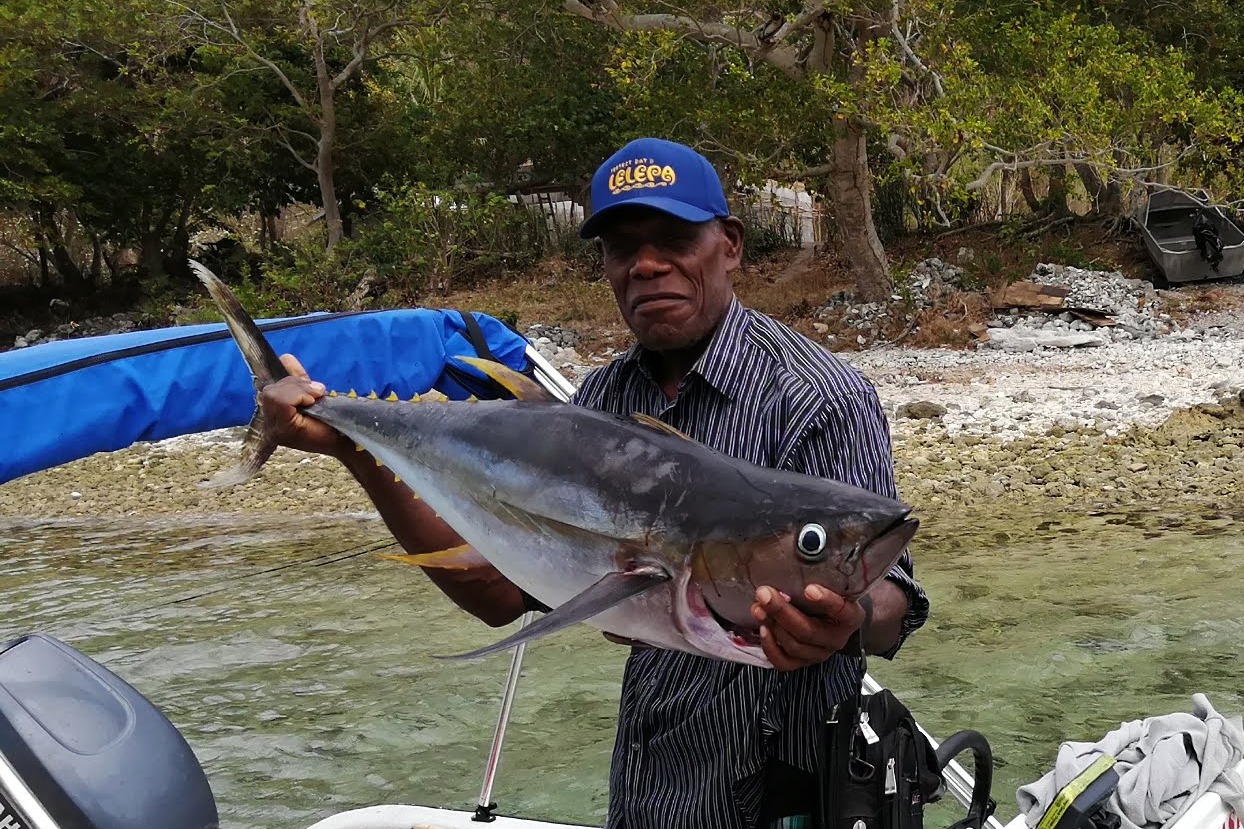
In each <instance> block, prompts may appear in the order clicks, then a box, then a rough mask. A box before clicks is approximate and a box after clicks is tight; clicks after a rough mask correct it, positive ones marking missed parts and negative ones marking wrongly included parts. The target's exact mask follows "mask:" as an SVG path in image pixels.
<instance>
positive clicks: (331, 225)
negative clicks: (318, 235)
mask: <svg viewBox="0 0 1244 829" xmlns="http://www.w3.org/2000/svg"><path fill="white" fill-rule="evenodd" d="M315 77H316V81H317V84H318V86H319V90H320V140H319V141H318V142H317V143H316V146H315V177H316V179H317V180H318V181H319V185H320V202H321V204H322V206H323V208H324V226H325V227H326V228H327V229H328V248H329V250H332V248H333V246H334V245H336V244H337V243H338V242H340V241H341V240H342V238H343V236H344V233H343V231H342V225H341V207H340V205H338V204H337V183H336V181H335V180H334V176H333V143H334V142H335V141H336V140H337V109H336V107H335V105H334V102H333V93H334V89H333V80H332V76H330V75H329V73H328V63H327V61H325V59H324V44H323V42H320V43H318V44H316V48H315Z"/></svg>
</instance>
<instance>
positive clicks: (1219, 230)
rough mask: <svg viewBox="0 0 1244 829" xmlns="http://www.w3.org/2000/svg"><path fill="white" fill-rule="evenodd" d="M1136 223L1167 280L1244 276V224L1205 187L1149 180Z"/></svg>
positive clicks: (1184, 280)
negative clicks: (1213, 199) (1243, 226)
mask: <svg viewBox="0 0 1244 829" xmlns="http://www.w3.org/2000/svg"><path fill="white" fill-rule="evenodd" d="M1136 223H1137V225H1138V227H1139V230H1140V236H1141V239H1142V240H1143V241H1144V244H1145V249H1146V250H1147V251H1148V252H1149V256H1150V257H1151V258H1152V259H1153V262H1154V264H1155V265H1157V267H1158V270H1159V271H1160V272H1161V274H1162V277H1163V279H1165V280H1166V281H1167V282H1172V283H1185V282H1200V281H1205V280H1211V279H1222V278H1227V277H1235V276H1240V275H1244V229H1241V228H1240V226H1239V225H1238V224H1237V223H1236V222H1235V221H1233V220H1232V219H1231V217H1230V216H1228V215H1227V214H1226V213H1225V212H1224V211H1223V209H1222V208H1221V207H1218V206H1216V205H1214V204H1212V203H1210V201H1209V197H1208V194H1206V193H1204V192H1202V191H1196V192H1188V191H1185V190H1177V189H1174V188H1169V187H1158V186H1152V185H1151V186H1150V187H1149V188H1148V190H1147V192H1146V198H1145V199H1144V204H1143V206H1142V207H1141V208H1140V210H1139V212H1138V213H1137V216H1136Z"/></svg>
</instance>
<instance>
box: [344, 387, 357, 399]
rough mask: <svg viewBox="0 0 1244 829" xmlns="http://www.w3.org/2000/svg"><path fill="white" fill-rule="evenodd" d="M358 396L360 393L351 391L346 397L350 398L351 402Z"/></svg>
mask: <svg viewBox="0 0 1244 829" xmlns="http://www.w3.org/2000/svg"><path fill="white" fill-rule="evenodd" d="M358 396H359V393H358V392H356V391H355V390H354V389H350V393H349V394H347V395H346V397H348V398H350V399H351V400H353V399H355V398H356V397H358Z"/></svg>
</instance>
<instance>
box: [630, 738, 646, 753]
mask: <svg viewBox="0 0 1244 829" xmlns="http://www.w3.org/2000/svg"><path fill="white" fill-rule="evenodd" d="M642 747H643V746H641V745H640V744H639V740H631V751H639V750H640V749H641V748H642Z"/></svg>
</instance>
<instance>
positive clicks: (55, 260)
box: [39, 203, 86, 293]
mask: <svg viewBox="0 0 1244 829" xmlns="http://www.w3.org/2000/svg"><path fill="white" fill-rule="evenodd" d="M39 229H40V233H41V234H42V236H43V238H44V240H46V242H47V246H48V249H49V251H50V253H51V257H52V264H53V265H55V266H56V271H57V273H59V274H60V277H61V279H62V280H63V281H64V283H65V287H66V288H68V289H69V290H70V291H71V292H73V293H81V291H82V289H83V288H84V287H85V284H86V278H85V277H84V276H83V275H82V269H81V268H79V267H78V263H77V262H74V261H73V256H72V255H71V254H70V253H69V249H68V248H66V247H65V238H64V236H63V235H62V234H61V229H60V225H59V224H57V223H56V208H55V207H54V206H52V205H51V204H46V203H44V204H40V205H39Z"/></svg>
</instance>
